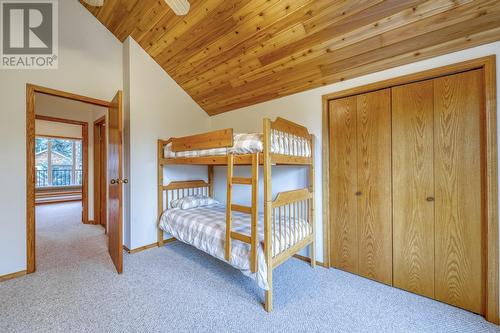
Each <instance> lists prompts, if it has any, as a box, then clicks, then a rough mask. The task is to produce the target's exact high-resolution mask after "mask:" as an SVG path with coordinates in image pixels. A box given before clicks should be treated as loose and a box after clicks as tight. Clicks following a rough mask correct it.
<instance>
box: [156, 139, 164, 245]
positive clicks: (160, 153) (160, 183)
mask: <svg viewBox="0 0 500 333" xmlns="http://www.w3.org/2000/svg"><path fill="white" fill-rule="evenodd" d="M157 154H158V156H157V157H158V221H157V222H158V223H160V217H161V214H162V213H163V210H164V209H163V163H162V158H163V140H158V150H157ZM157 242H158V246H163V230H162V229H161V228H160V227H159V226H157Z"/></svg>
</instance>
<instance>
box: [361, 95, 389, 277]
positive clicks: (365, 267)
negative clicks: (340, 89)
mask: <svg viewBox="0 0 500 333" xmlns="http://www.w3.org/2000/svg"><path fill="white" fill-rule="evenodd" d="M356 125H357V160H358V168H357V169H358V170H357V171H358V174H357V175H358V177H357V178H358V191H359V192H360V193H359V195H358V251H359V252H358V255H359V261H358V262H359V274H360V275H362V276H365V277H367V278H370V279H374V280H377V281H380V282H383V283H386V284H392V220H391V218H392V216H391V215H392V209H391V207H392V197H391V190H392V188H391V187H392V186H391V91H390V89H384V90H380V91H375V92H371V93H367V94H363V95H359V96H358V97H357V122H356Z"/></svg>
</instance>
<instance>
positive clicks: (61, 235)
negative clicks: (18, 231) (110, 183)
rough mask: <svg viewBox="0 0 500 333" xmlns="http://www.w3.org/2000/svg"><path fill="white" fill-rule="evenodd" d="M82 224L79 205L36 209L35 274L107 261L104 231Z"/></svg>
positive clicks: (80, 206)
mask: <svg viewBox="0 0 500 333" xmlns="http://www.w3.org/2000/svg"><path fill="white" fill-rule="evenodd" d="M81 220H82V203H81V201H74V202H66V203H57V204H46V205H38V206H36V260H37V261H36V266H37V272H39V273H41V272H49V271H51V270H55V269H57V270H61V269H64V267H65V266H72V265H82V264H83V263H84V262H86V261H89V260H90V261H92V260H94V259H95V258H96V257H99V258H100V259H102V258H101V257H103V258H104V257H109V255H108V254H107V253H108V252H107V251H108V250H107V241H108V240H107V237H106V235H105V234H104V228H103V227H101V226H99V225H89V224H83V223H82V222H81Z"/></svg>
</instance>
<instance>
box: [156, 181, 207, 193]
mask: <svg viewBox="0 0 500 333" xmlns="http://www.w3.org/2000/svg"><path fill="white" fill-rule="evenodd" d="M200 187H209V184H208V183H207V182H205V181H204V180H190V181H175V182H171V183H170V184H168V185H164V186H163V189H164V190H182V189H190V188H200ZM178 193H179V192H178Z"/></svg>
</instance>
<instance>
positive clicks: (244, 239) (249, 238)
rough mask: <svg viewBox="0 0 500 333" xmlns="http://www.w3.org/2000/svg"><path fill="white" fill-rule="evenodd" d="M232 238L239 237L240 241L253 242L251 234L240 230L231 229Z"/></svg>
mask: <svg viewBox="0 0 500 333" xmlns="http://www.w3.org/2000/svg"><path fill="white" fill-rule="evenodd" d="M231 238H234V239H237V240H239V241H242V242H245V243H248V244H250V243H251V242H252V238H251V237H250V236H247V235H244V234H240V233H239V232H234V231H231Z"/></svg>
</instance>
